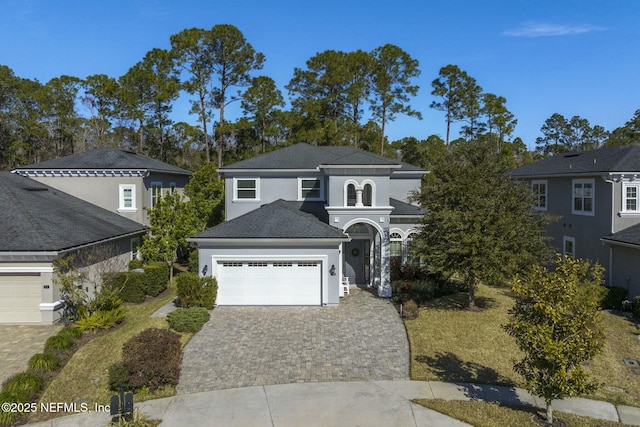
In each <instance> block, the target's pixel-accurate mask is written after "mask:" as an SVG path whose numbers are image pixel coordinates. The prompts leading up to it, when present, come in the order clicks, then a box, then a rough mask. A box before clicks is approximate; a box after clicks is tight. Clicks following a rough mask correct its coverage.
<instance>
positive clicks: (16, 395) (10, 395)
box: [0, 390, 29, 426]
mask: <svg viewBox="0 0 640 427" xmlns="http://www.w3.org/2000/svg"><path fill="white" fill-rule="evenodd" d="M0 402H2V403H5V402H6V403H28V402H29V396H28V395H26V394H25V393H23V392H16V391H7V390H3V391H2V392H0ZM24 415H25V413H24V412H5V411H4V410H0V425H7V426H9V425H14V423H15V422H16V421H17V420H18V419H19V418H21V417H23V416H24Z"/></svg>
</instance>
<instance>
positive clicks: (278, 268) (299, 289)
mask: <svg viewBox="0 0 640 427" xmlns="http://www.w3.org/2000/svg"><path fill="white" fill-rule="evenodd" d="M321 265H322V263H321V262H320V261H224V262H219V263H218V298H217V304H218V305H320V304H321V301H322V299H321V298H322V296H321V294H322V286H321V283H322V273H321Z"/></svg>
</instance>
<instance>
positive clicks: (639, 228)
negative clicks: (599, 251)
mask: <svg viewBox="0 0 640 427" xmlns="http://www.w3.org/2000/svg"><path fill="white" fill-rule="evenodd" d="M602 240H605V241H609V242H612V243H626V244H629V245H637V246H638V247H640V224H636V225H632V226H631V227H627V228H625V229H623V230H620V231H618V232H617V233H613V234H610V235H608V236H605V237H603V238H602Z"/></svg>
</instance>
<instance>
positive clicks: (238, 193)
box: [233, 178, 259, 200]
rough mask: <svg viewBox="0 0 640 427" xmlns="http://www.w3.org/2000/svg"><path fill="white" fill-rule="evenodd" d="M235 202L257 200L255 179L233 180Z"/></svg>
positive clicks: (257, 190) (256, 180)
mask: <svg viewBox="0 0 640 427" xmlns="http://www.w3.org/2000/svg"><path fill="white" fill-rule="evenodd" d="M233 183H234V186H235V192H234V194H235V198H236V200H258V199H259V182H258V179H257V178H242V179H240V178H234V181H233Z"/></svg>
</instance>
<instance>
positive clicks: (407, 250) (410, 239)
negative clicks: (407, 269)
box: [404, 233, 415, 264]
mask: <svg viewBox="0 0 640 427" xmlns="http://www.w3.org/2000/svg"><path fill="white" fill-rule="evenodd" d="M414 236H415V234H413V233H411V234H409V235H408V236H407V239H406V240H405V241H404V250H405V253H406V254H407V255H406V256H407V262H408V263H409V264H414V259H413V251H412V250H411V246H412V245H413V238H414Z"/></svg>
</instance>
